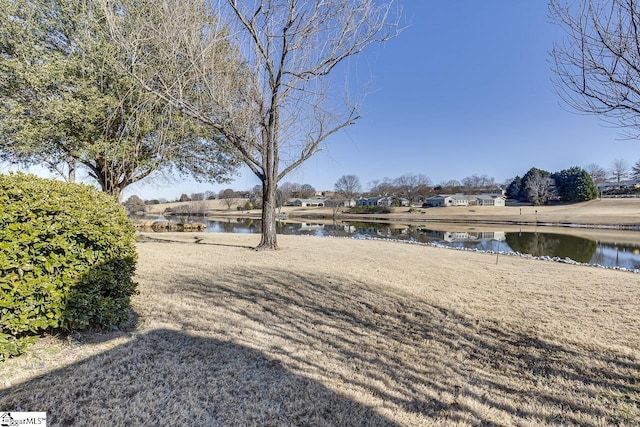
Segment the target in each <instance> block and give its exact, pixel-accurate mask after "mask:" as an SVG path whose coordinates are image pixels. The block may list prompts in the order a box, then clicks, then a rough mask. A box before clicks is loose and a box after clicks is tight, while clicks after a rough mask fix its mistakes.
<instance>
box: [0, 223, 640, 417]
mask: <svg viewBox="0 0 640 427" xmlns="http://www.w3.org/2000/svg"><path fill="white" fill-rule="evenodd" d="M198 237H200V238H202V239H203V240H202V241H201V242H200V243H198V244H197V243H195V239H194V235H193V234H156V235H145V236H142V237H141V240H140V242H139V244H138V250H139V254H140V260H139V267H138V275H137V280H138V282H139V283H140V295H138V296H136V297H135V298H134V301H133V310H134V311H135V315H136V321H135V324H132V325H130V326H129V328H128V329H126V330H121V331H114V332H112V333H108V334H85V335H82V336H76V337H75V338H74V337H66V338H64V339H62V338H56V337H48V338H46V339H44V340H41V341H40V343H39V344H38V345H36V347H34V348H33V349H32V350H30V351H29V352H28V353H27V354H25V355H24V356H21V357H19V358H16V359H11V360H9V361H8V362H5V364H4V366H0V378H2V379H3V380H4V381H0V386H3V388H2V389H0V410H23V411H27V410H28V411H47V412H48V416H49V421H50V423H51V425H99V426H102V425H105V426H107V425H110V426H112V425H116V426H117V425H156V424H167V425H177V424H182V425H224V426H226V425H238V426H240V425H243V426H244V425H339V426H344V425H403V426H404V425H408V426H424V425H446V426H449V425H463V426H466V425H469V426H471V425H505V426H506V425H521V426H540V425H543V426H544V425H557V424H568V425H593V426H600V425H603V426H604V425H638V424H640V342H639V340H638V337H639V336H640V324H639V323H638V319H640V280H639V278H638V275H635V274H632V273H626V272H621V271H613V270H604V269H598V268H594V267H581V266H571V265H564V264H559V263H552V262H544V261H535V260H527V259H522V258H517V257H501V258H500V259H499V260H496V257H495V255H489V254H479V253H470V252H458V251H452V250H446V249H438V248H431V247H422V246H414V245H408V244H401V243H393V242H375V241H366V242H365V241H353V240H346V239H327V238H325V239H318V238H308V237H295V236H280V237H279V239H280V240H279V241H280V245H281V247H282V249H281V250H279V251H277V252H273V253H269V252H258V253H256V252H254V251H252V250H251V249H250V248H251V246H253V245H255V244H256V243H257V241H258V239H259V238H258V237H257V236H250V235H233V234H198Z"/></svg>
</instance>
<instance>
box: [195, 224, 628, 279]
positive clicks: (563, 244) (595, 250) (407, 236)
mask: <svg viewBox="0 0 640 427" xmlns="http://www.w3.org/2000/svg"><path fill="white" fill-rule="evenodd" d="M195 221H197V222H204V223H206V224H207V231H208V232H211V233H260V232H261V221H260V220H256V219H250V218H237V219H228V220H217V221H211V220H204V221H203V219H202V218H199V219H196V220H195ZM455 227H456V226H455V225H452V228H451V229H450V231H439V230H430V229H429V228H428V227H427V226H419V227H418V226H408V225H402V224H386V223H371V222H339V223H336V224H317V223H312V222H308V223H294V222H288V221H286V222H285V221H282V222H278V223H277V231H278V234H289V235H313V236H336V237H354V238H363V239H366V238H384V239H397V240H406V241H413V242H421V243H437V244H440V245H444V246H451V247H463V248H468V249H478V250H486V251H503V252H519V253H523V254H531V255H535V256H550V257H560V258H571V259H572V260H574V261H578V262H583V263H590V264H598V265H604V266H609V267H614V266H617V267H624V268H627V269H640V232H637V231H629V232H628V233H629V235H630V236H635V237H637V241H635V242H634V243H632V244H628V243H625V244H620V243H616V242H615V241H614V240H613V239H611V240H612V241H610V242H605V241H596V240H590V239H585V238H582V237H577V236H572V235H568V234H560V233H544V232H518V231H516V232H510V231H509V232H506V231H499V230H498V231H483V232H473V231H456V228H455ZM463 228H464V227H462V226H461V227H460V229H463ZM603 233H604V234H606V232H603Z"/></svg>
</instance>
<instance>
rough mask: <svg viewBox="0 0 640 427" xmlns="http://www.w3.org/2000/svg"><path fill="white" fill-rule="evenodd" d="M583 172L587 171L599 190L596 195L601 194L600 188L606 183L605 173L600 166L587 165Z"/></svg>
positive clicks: (594, 164)
mask: <svg viewBox="0 0 640 427" xmlns="http://www.w3.org/2000/svg"><path fill="white" fill-rule="evenodd" d="M584 170H586V171H587V173H588V174H589V176H590V177H591V179H592V180H593V182H594V183H595V184H596V187H597V188H598V189H599V191H598V194H602V187H604V184H605V183H606V182H607V171H606V170H605V168H603V167H602V166H600V165H598V164H597V163H589V164H588V165H587V166H585V167H584Z"/></svg>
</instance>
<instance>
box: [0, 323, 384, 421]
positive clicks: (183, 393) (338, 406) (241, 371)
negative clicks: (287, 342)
mask: <svg viewBox="0 0 640 427" xmlns="http://www.w3.org/2000/svg"><path fill="white" fill-rule="evenodd" d="M0 408H2V410H3V411H9V410H10V411H46V412H47V416H48V422H49V425H52V426H82V425H87V426H89V425H90V426H133V425H140V426H152V425H153V426H155V425H203V426H234V425H236V426H246V425H340V426H343V425H372V426H389V425H394V424H393V423H391V422H390V421H389V420H387V419H385V418H384V417H382V416H380V415H378V414H376V413H374V412H373V411H372V410H371V409H369V408H367V407H365V406H363V405H361V404H359V403H356V402H354V401H353V400H350V399H348V398H345V397H343V396H339V395H337V394H336V393H334V392H332V391H331V390H329V389H328V388H326V387H324V386H322V385H321V384H319V383H317V382H316V381H313V380H311V379H308V378H304V377H302V376H299V375H295V374H293V373H291V372H290V371H288V370H287V369H285V368H284V367H283V366H282V365H281V363H280V362H279V361H278V360H277V359H271V358H269V357H266V356H265V355H264V354H262V353H261V352H259V351H256V350H253V349H250V348H247V347H245V346H241V345H237V344H233V343H230V342H224V341H220V340H217V339H212V338H206V337H198V336H193V335H189V334H188V333H186V332H180V331H175V330H169V329H159V330H154V331H150V332H147V333H144V334H140V335H138V336H136V337H135V339H134V340H133V341H131V342H129V343H127V344H124V345H121V346H119V347H116V348H114V349H112V350H110V351H107V352H105V353H102V354H99V355H97V356H94V357H92V358H89V359H87V360H85V361H83V362H81V363H78V364H75V365H72V366H69V367H67V368H64V369H61V370H58V371H55V372H52V373H49V374H46V375H43V376H41V377H39V378H36V379H34V380H31V381H28V382H26V383H24V384H21V385H18V386H15V387H12V388H9V389H6V390H4V391H0Z"/></svg>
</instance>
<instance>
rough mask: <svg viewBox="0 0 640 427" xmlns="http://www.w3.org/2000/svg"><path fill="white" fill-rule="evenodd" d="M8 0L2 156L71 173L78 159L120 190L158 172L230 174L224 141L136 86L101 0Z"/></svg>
mask: <svg viewBox="0 0 640 427" xmlns="http://www.w3.org/2000/svg"><path fill="white" fill-rule="evenodd" d="M128 3H130V6H131V7H133V6H134V5H136V7H142V8H144V7H148V6H145V4H146V3H145V2H142V3H135V2H133V1H132V2H128ZM2 4H3V6H2V10H0V28H1V30H0V117H2V120H0V159H2V160H5V161H10V162H13V163H20V164H24V165H33V164H45V165H47V166H49V167H50V168H51V169H53V170H56V171H58V172H60V173H63V166H64V165H68V170H69V174H68V175H69V176H68V178H69V179H70V180H73V179H74V170H75V167H76V165H80V166H82V167H84V168H85V169H86V170H87V171H88V174H89V176H91V177H92V178H94V179H95V180H96V181H97V182H98V184H99V185H100V186H101V188H102V190H103V191H105V192H108V193H110V194H113V195H115V196H119V194H120V193H121V191H122V190H123V189H124V188H125V187H126V186H128V185H130V184H132V183H134V182H137V181H139V180H141V179H143V178H145V177H147V176H149V175H150V174H152V173H154V172H157V171H171V172H178V173H179V174H183V175H190V176H193V177H194V178H196V179H198V180H206V181H216V180H225V179H226V178H228V176H229V173H230V172H231V171H232V170H233V169H234V167H235V165H236V164H237V162H236V160H235V158H234V157H233V156H232V155H230V154H229V152H230V151H229V149H228V148H227V147H226V141H225V139H224V138H222V137H221V136H220V135H219V134H217V133H216V132H214V131H212V130H211V129H210V128H204V127H203V126H202V125H200V124H199V123H197V122H196V121H194V120H192V119H186V118H185V117H183V115H182V114H181V113H180V112H179V111H177V109H175V108H173V107H171V106H170V105H167V104H166V103H162V102H159V100H158V99H157V98H155V97H154V96H152V95H151V94H149V93H148V92H146V91H144V90H141V89H139V88H138V87H137V84H136V82H135V81H134V80H133V78H132V77H130V76H129V74H128V73H126V72H125V71H124V70H123V69H122V67H121V65H120V64H119V63H118V57H117V55H118V54H117V51H116V49H115V48H114V46H113V44H112V41H111V38H110V35H109V32H108V28H107V26H106V23H105V19H104V16H103V14H102V12H101V10H102V9H101V8H100V7H99V6H98V4H97V1H96V0H81V1H76V0H15V1H11V2H3V3H2ZM151 11H152V9H149V12H150V13H151Z"/></svg>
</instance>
